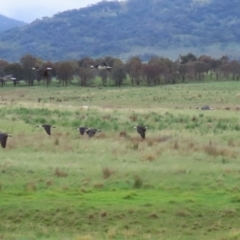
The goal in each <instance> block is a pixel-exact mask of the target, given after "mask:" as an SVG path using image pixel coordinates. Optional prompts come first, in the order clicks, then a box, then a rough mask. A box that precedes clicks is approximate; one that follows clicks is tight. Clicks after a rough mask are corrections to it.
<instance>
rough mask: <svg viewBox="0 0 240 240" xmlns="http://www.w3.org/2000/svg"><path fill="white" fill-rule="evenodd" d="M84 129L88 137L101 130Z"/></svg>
mask: <svg viewBox="0 0 240 240" xmlns="http://www.w3.org/2000/svg"><path fill="white" fill-rule="evenodd" d="M85 131H86V133H87V135H88V136H89V137H93V136H94V135H95V134H96V132H101V129H96V128H88V129H86V130H85Z"/></svg>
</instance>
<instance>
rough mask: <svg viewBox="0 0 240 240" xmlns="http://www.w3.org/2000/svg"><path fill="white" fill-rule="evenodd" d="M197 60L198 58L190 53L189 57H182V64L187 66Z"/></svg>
mask: <svg viewBox="0 0 240 240" xmlns="http://www.w3.org/2000/svg"><path fill="white" fill-rule="evenodd" d="M196 60H197V57H196V56H195V55H194V54H192V53H188V54H187V55H180V62H181V64H185V63H187V62H193V61H196Z"/></svg>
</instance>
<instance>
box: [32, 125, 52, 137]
mask: <svg viewBox="0 0 240 240" xmlns="http://www.w3.org/2000/svg"><path fill="white" fill-rule="evenodd" d="M36 127H40V128H41V127H42V128H44V130H45V131H46V133H47V134H48V135H51V128H56V127H54V126H52V125H50V124H43V125H40V126H36Z"/></svg>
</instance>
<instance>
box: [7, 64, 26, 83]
mask: <svg viewBox="0 0 240 240" xmlns="http://www.w3.org/2000/svg"><path fill="white" fill-rule="evenodd" d="M5 74H6V75H12V76H13V77H14V78H16V79H18V80H21V79H23V68H22V66H21V65H20V64H19V63H11V64H9V65H8V66H7V67H6V68H5Z"/></svg>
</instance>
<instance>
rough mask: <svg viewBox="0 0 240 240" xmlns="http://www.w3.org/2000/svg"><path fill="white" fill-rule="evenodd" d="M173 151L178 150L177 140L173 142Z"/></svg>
mask: <svg viewBox="0 0 240 240" xmlns="http://www.w3.org/2000/svg"><path fill="white" fill-rule="evenodd" d="M173 149H174V150H178V149H179V144H178V140H176V141H175V142H174V145H173Z"/></svg>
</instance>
